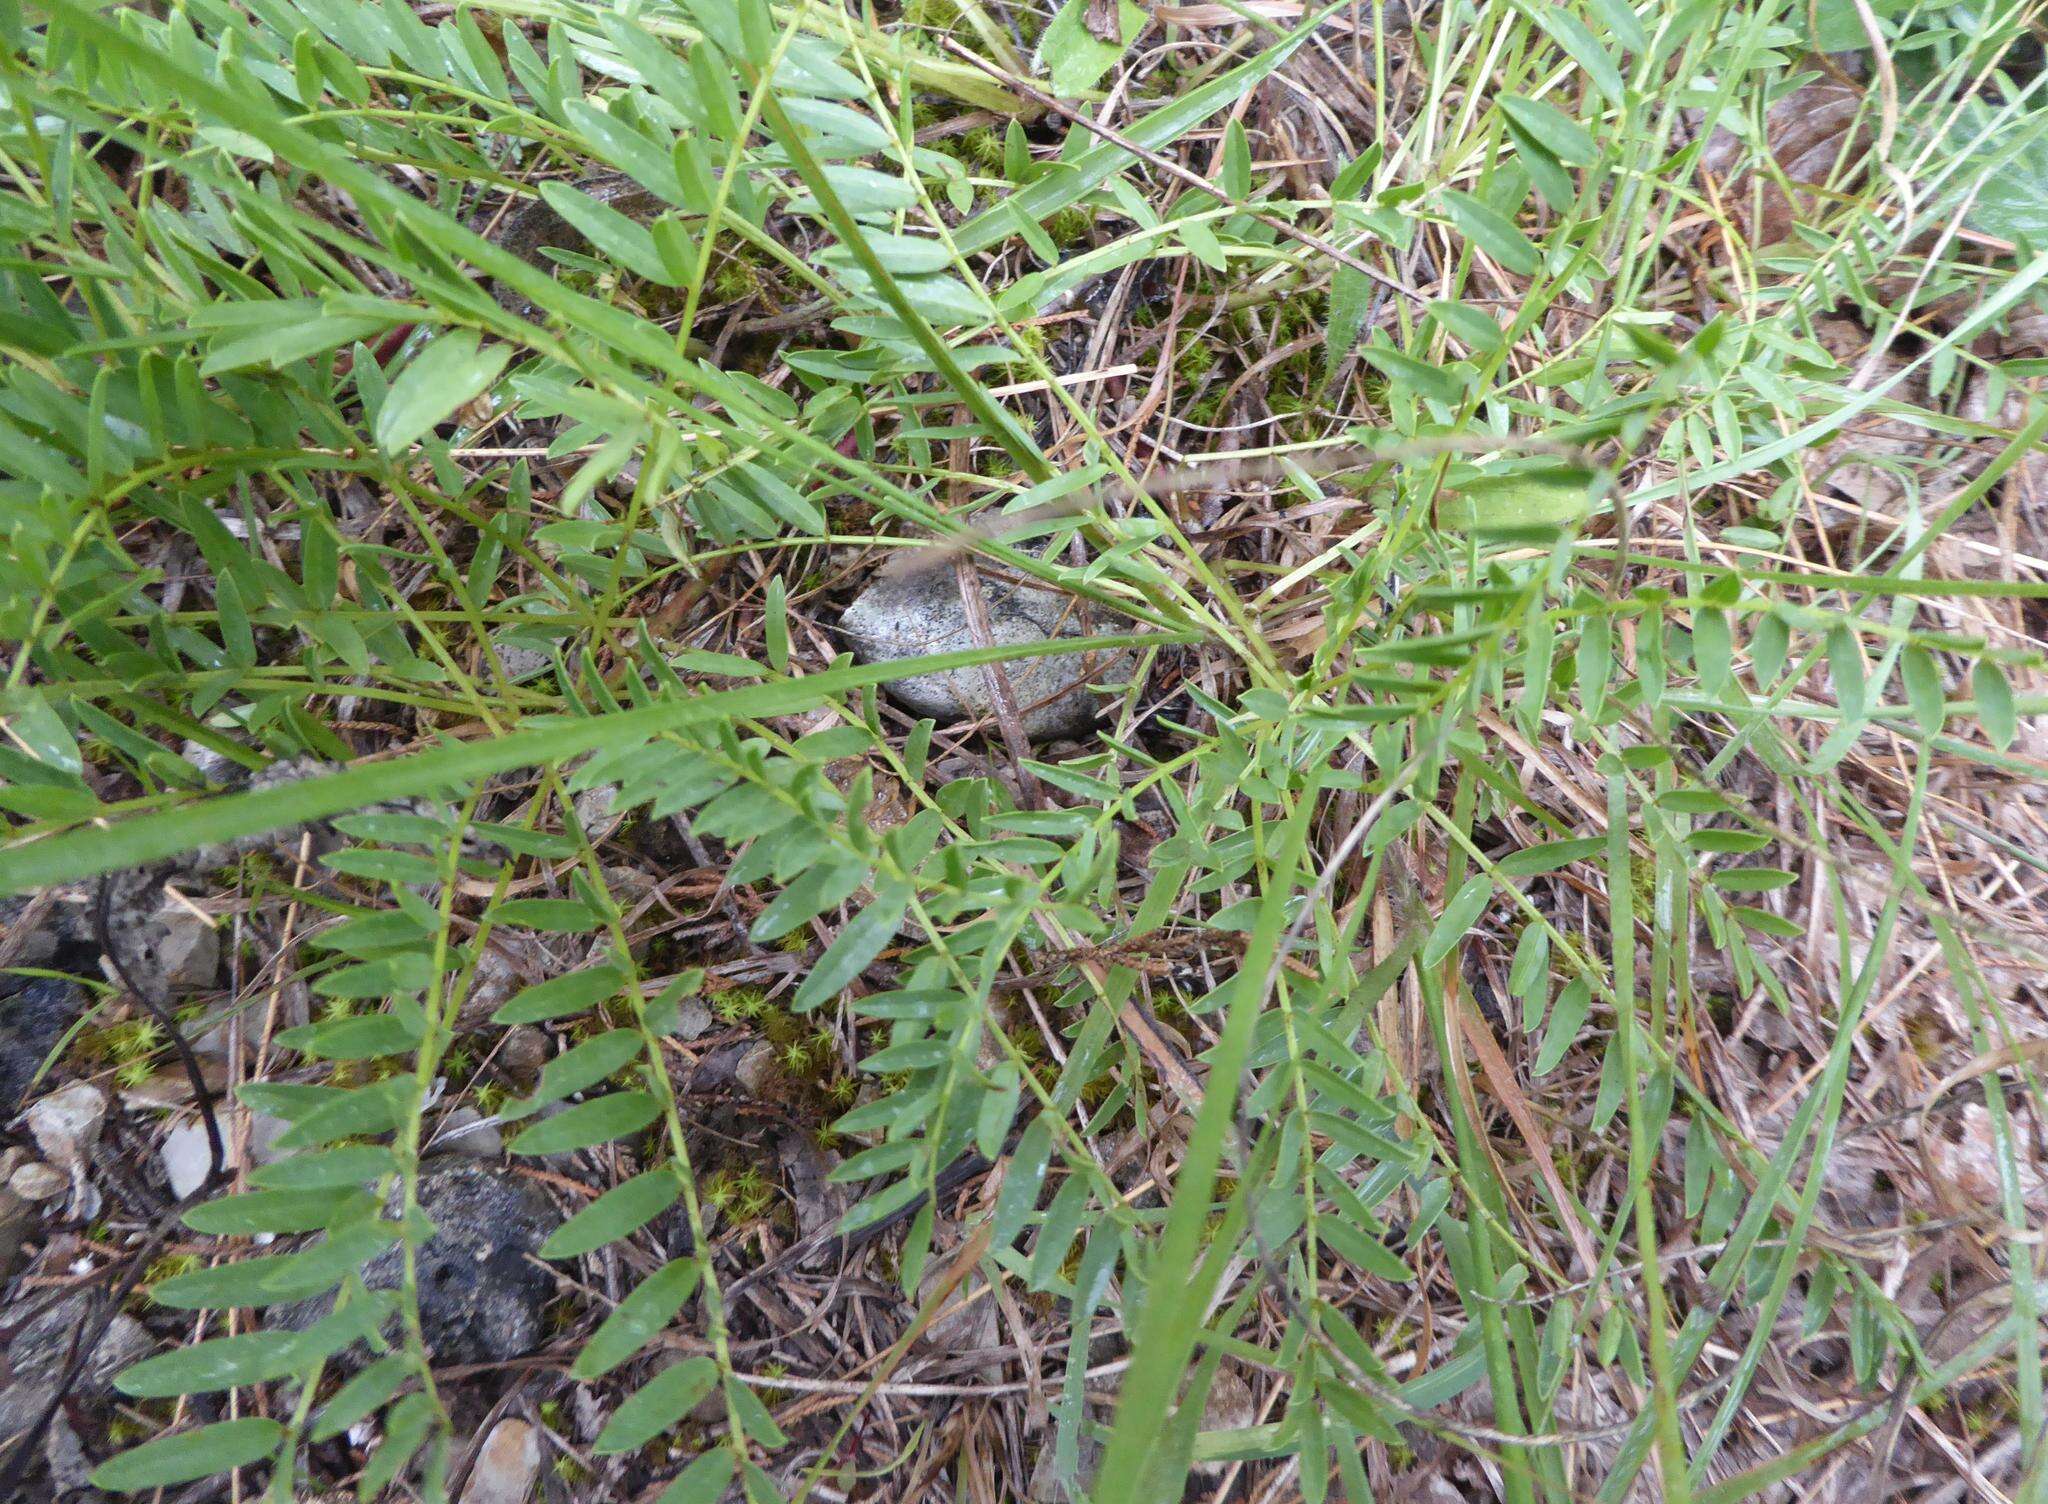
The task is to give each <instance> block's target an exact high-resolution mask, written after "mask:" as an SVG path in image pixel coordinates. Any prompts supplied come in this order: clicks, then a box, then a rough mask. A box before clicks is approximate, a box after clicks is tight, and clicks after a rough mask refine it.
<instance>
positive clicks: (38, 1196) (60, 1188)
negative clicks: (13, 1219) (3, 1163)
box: [7, 1160, 71, 1201]
mask: <svg viewBox="0 0 2048 1504" xmlns="http://www.w3.org/2000/svg"><path fill="white" fill-rule="evenodd" d="M69 1184H71V1181H70V1179H69V1177H67V1176H66V1175H65V1173H64V1172H63V1171H62V1170H60V1169H58V1168H57V1167H56V1166H55V1165H46V1164H44V1163H43V1162H42V1161H41V1160H31V1161H29V1163H27V1164H25V1165H23V1166H22V1167H21V1168H20V1169H18V1170H16V1171H15V1172H14V1174H13V1175H12V1176H11V1177H9V1179H8V1181H7V1189H8V1190H10V1191H12V1192H14V1194H15V1195H17V1196H19V1197H20V1198H21V1199H22V1200H24V1201H48V1200H51V1199H52V1198H54V1197H57V1196H61V1195H63V1194H64V1187H66V1186H67V1185H69Z"/></svg>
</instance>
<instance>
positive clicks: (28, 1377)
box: [0, 1295, 151, 1445]
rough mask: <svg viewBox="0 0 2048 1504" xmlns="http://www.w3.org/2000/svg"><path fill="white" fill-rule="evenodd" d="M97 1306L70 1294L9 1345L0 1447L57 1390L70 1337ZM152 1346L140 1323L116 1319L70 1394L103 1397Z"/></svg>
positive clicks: (1, 1392)
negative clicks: (119, 1375)
mask: <svg viewBox="0 0 2048 1504" xmlns="http://www.w3.org/2000/svg"><path fill="white" fill-rule="evenodd" d="M95 1307H96V1302H95V1301H94V1300H93V1298H92V1297H90V1296H87V1295H68V1296H66V1297H65V1298H64V1299H62V1300H60V1301H58V1302H57V1303H56V1304H55V1305H53V1306H51V1307H50V1308H49V1309H48V1310H45V1311H42V1312H40V1313H38V1314H37V1315H34V1316H31V1317H29V1318H28V1320H27V1321H25V1322H23V1323H22V1326H21V1329H20V1330H19V1331H17V1332H16V1333H15V1334H14V1337H13V1340H11V1341H10V1342H9V1343H8V1344H7V1373H6V1376H5V1377H6V1381H7V1382H6V1387H5V1388H0V1445H4V1444H5V1443H6V1442H7V1441H8V1440H9V1439H10V1438H12V1437H13V1436H14V1435H15V1434H16V1433H18V1432H19V1431H21V1430H22V1429H23V1428H24V1427H26V1426H28V1425H30V1424H32V1423H33V1422H34V1420H35V1418H36V1417H37V1416H38V1415H40V1414H41V1413H42V1410H43V1407H44V1406H45V1405H47V1404H48V1403H49V1402H50V1396H51V1395H53V1394H55V1393H56V1392H57V1380H58V1379H59V1378H61V1377H62V1376H63V1373H64V1369H65V1367H66V1365H67V1364H69V1363H70V1361H71V1353H72V1337H73V1334H74V1333H76V1332H78V1331H79V1330H80V1328H81V1326H82V1325H83V1323H85V1322H86V1321H88V1320H89V1319H92V1318H93V1313H94V1310H95ZM150 1346H151V1344H150V1340H149V1333H147V1332H146V1331H144V1330H143V1329H142V1323H141V1322H139V1321H137V1320H135V1318H134V1317H132V1316H127V1315H118V1316H116V1317H115V1318H114V1319H113V1320H112V1321H111V1322H109V1323H108V1325H107V1332H106V1335H105V1336H104V1337H102V1338H101V1339H100V1344H99V1346H98V1347H96V1348H94V1349H93V1354H92V1356H91V1357H90V1358H89V1359H87V1360H86V1364H85V1367H84V1368H83V1369H82V1370H81V1371H80V1373H79V1376H78V1382H77V1383H76V1384H75V1385H74V1386H73V1387H72V1390H71V1392H72V1394H74V1395H77V1396H80V1397H89V1396H92V1395H95V1394H100V1393H104V1392H105V1390H106V1388H107V1386H108V1385H109V1384H111V1383H112V1382H113V1378H114V1375H115V1374H117V1373H119V1372H120V1371H121V1370H122V1369H124V1368H126V1367H127V1366H128V1365H129V1364H130V1363H133V1362H134V1361H135V1360H136V1359H137V1358H140V1357H141V1356H143V1354H145V1353H147V1352H148V1351H149V1349H150Z"/></svg>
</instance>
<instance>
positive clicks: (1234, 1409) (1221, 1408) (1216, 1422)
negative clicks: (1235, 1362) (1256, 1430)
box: [1202, 1366, 1259, 1431]
mask: <svg viewBox="0 0 2048 1504" xmlns="http://www.w3.org/2000/svg"><path fill="white" fill-rule="evenodd" d="M1258 1418H1259V1407H1258V1403H1257V1401H1255V1400H1254V1399H1253V1398H1252V1386H1251V1385H1249V1384H1247V1383H1246V1382H1245V1381H1244V1379H1243V1377H1242V1376H1240V1375H1239V1374H1238V1373H1237V1371H1236V1370H1235V1369H1232V1368H1230V1367H1227V1366H1226V1367H1222V1368H1218V1369H1217V1370H1216V1377H1215V1379H1214V1380H1213V1381H1212V1382H1211V1383H1210V1385H1209V1397H1208V1399H1206V1400H1205V1401H1203V1403H1202V1429H1203V1430H1204V1431H1242V1430H1244V1429H1245V1428H1246V1427H1247V1426H1249V1425H1251V1424H1253V1423H1254V1422H1255V1421H1257V1420H1258Z"/></svg>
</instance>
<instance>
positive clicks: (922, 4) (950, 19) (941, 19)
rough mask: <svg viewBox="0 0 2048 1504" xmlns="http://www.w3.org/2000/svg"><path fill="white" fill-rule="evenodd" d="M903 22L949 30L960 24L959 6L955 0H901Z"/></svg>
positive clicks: (937, 29)
mask: <svg viewBox="0 0 2048 1504" xmlns="http://www.w3.org/2000/svg"><path fill="white" fill-rule="evenodd" d="M903 24H904V25H905V26H916V27H922V28H925V29H927V30H931V31H950V30H951V29H952V28H953V27H955V26H957V25H959V24H960V7H959V5H958V4H957V3H955V0H903Z"/></svg>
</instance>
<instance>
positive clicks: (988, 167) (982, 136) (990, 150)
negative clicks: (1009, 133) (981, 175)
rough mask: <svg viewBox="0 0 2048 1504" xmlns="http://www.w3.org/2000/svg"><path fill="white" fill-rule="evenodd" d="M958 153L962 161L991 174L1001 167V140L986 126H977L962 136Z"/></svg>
mask: <svg viewBox="0 0 2048 1504" xmlns="http://www.w3.org/2000/svg"><path fill="white" fill-rule="evenodd" d="M960 151H961V155H962V158H963V160H965V161H968V162H971V163H973V164H974V165H975V166H976V167H979V168H982V169H983V170H984V171H989V172H993V171H994V170H995V169H997V168H999V167H1001V166H1002V165H1003V138H1002V137H1001V136H998V135H997V134H996V133H995V131H994V130H993V129H992V128H991V127H989V126H986V125H978V126H976V127H975V128H974V129H973V130H971V131H969V132H967V134H966V135H964V136H962V137H961V138H960Z"/></svg>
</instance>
